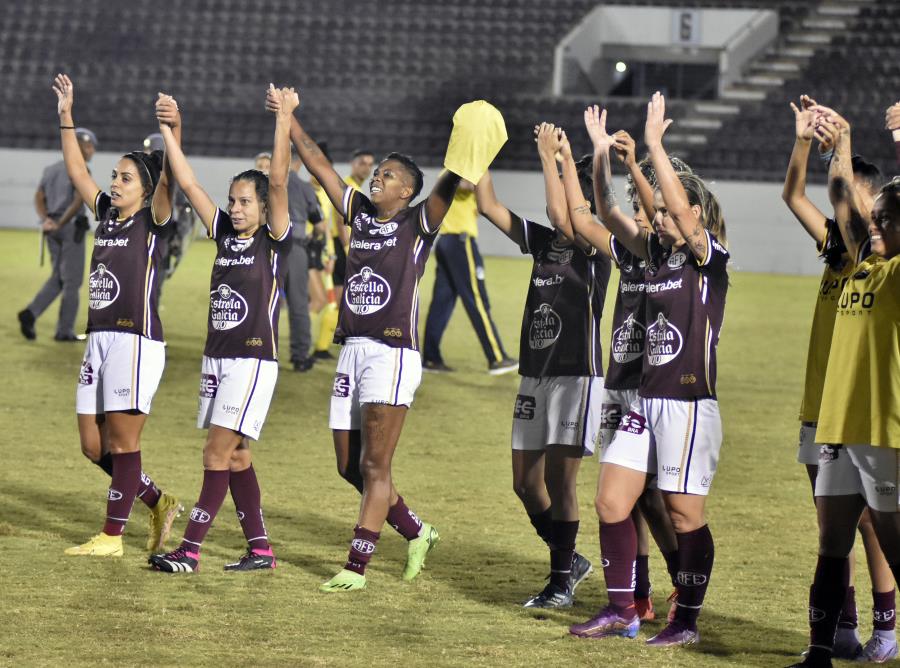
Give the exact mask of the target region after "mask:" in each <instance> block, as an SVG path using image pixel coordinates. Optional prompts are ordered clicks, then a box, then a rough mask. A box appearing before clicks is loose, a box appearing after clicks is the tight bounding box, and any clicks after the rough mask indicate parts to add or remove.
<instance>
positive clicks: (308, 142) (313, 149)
mask: <svg viewBox="0 0 900 668" xmlns="http://www.w3.org/2000/svg"><path fill="white" fill-rule="evenodd" d="M300 143H301V144H303V148H305V149H306V150H307V151H309V152H310V154H311V155H319V154H320V153H321V151H320V150H319V147H318V146H316V142H314V141H313V140H312V139H310V138H309V137H303V139H301V140H300Z"/></svg>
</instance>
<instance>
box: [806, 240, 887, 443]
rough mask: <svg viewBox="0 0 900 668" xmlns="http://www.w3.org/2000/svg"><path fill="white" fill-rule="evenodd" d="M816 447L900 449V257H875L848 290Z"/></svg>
mask: <svg viewBox="0 0 900 668" xmlns="http://www.w3.org/2000/svg"><path fill="white" fill-rule="evenodd" d="M816 442H817V443H841V444H845V445H876V446H881V447H891V448H900V255H898V256H895V257H893V258H891V259H890V260H883V259H882V258H880V257H878V256H876V255H870V256H869V257H868V258H866V259H865V261H863V262H861V263H860V264H858V265H857V266H856V269H855V270H854V272H853V274H852V276H851V278H850V279H849V280H848V281H847V284H846V285H845V286H844V290H843V292H842V293H841V299H840V301H839V302H838V307H837V317H836V318H835V323H834V336H833V338H832V340H831V354H830V355H829V357H828V370H827V371H826V373H825V386H824V388H823V390H822V406H821V410H820V411H819V426H818V429H817V430H816Z"/></svg>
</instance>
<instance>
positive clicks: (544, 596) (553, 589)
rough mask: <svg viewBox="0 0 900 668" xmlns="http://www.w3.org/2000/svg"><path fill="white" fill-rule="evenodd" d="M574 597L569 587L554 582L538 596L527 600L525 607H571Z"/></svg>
mask: <svg viewBox="0 0 900 668" xmlns="http://www.w3.org/2000/svg"><path fill="white" fill-rule="evenodd" d="M573 602H574V598H573V596H572V590H571V589H570V588H569V587H560V586H559V585H555V584H553V583H552V582H551V583H549V584H548V585H547V586H546V587H544V590H543V591H542V592H541V593H540V594H538V595H537V596H532V597H531V598H530V599H528V600H527V601H525V604H524V605H523V606H522V607H523V608H571V607H572V603H573Z"/></svg>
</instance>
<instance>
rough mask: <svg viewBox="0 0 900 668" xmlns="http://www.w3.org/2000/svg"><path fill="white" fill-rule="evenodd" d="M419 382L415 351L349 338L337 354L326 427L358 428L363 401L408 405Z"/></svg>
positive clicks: (419, 372)
mask: <svg viewBox="0 0 900 668" xmlns="http://www.w3.org/2000/svg"><path fill="white" fill-rule="evenodd" d="M421 382H422V358H421V357H420V356H419V352H418V351H417V350H412V349H411V348H393V347H391V346H389V345H387V344H386V343H382V342H381V341H377V340H375V339H369V338H349V339H347V340H346V341H344V347H343V348H342V349H341V354H340V356H339V357H338V362H337V369H336V370H335V374H334V389H333V391H332V393H331V412H330V414H329V417H328V427H329V428H330V429H342V430H353V429H359V428H360V412H361V408H362V405H363V404H387V405H389V406H407V407H408V406H411V405H412V402H413V397H414V396H415V394H416V389H417V388H418V387H419V383H421Z"/></svg>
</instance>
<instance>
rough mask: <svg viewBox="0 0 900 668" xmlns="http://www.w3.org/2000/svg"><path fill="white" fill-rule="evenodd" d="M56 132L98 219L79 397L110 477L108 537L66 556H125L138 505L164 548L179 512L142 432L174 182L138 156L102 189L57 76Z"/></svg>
mask: <svg viewBox="0 0 900 668" xmlns="http://www.w3.org/2000/svg"><path fill="white" fill-rule="evenodd" d="M53 90H54V91H55V92H56V97H57V111H58V112H59V127H60V134H61V139H62V149H63V158H64V160H65V163H66V171H67V172H68V174H69V178H70V179H71V180H72V184H73V185H74V186H75V188H76V190H77V191H78V194H79V196H80V197H81V198H82V199H83V200H84V201H85V202H89V203H90V206H91V209H92V211H93V212H94V215H95V216H96V218H97V220H98V221H100V224H99V226H98V227H97V231H96V233H95V240H94V249H93V252H92V253H91V270H90V276H89V279H88V280H89V286H88V289H89V293H88V294H89V302H88V327H87V331H88V340H87V347H86V350H85V353H84V359H83V360H82V362H81V374H80V375H79V377H78V388H77V390H76V393H75V410H76V412H77V413H78V433H79V436H80V438H81V451H82V452H83V453H84V454H85V456H86V457H88V459H90V460H91V461H92V462H94V463H95V464H97V465H98V466H100V467H101V468H102V469H103V470H104V471H106V472H107V473H108V474H109V475H110V476H112V482H111V483H110V487H109V493H108V495H107V504H106V522H105V523H104V525H103V531H102V532H101V533H99V534H97V535H96V536H94V537H93V538H91V539H90V540H89V541H87V542H86V543H84V544H83V545H78V546H75V547H71V548H69V549H67V550H66V554H71V555H94V556H112V557H120V556H122V552H123V551H122V533H123V532H124V531H125V524H126V523H127V522H128V517H129V515H130V514H131V506H132V505H133V504H134V500H135V498H136V497H140V498H141V499H142V500H143V501H144V502H145V503H146V504H147V505H148V506H149V507H150V512H151V524H150V537H149V539H148V541H147V548H148V549H151V550H153V549H159V547H160V546H161V545H162V544H163V543H164V542H165V539H166V536H167V535H168V533H169V530H170V528H171V526H172V522H173V521H174V519H175V517H176V516H177V515H178V513H179V512H180V510H181V507H180V506H179V504H178V501H177V500H176V499H175V498H174V497H171V496H169V495H167V494H163V493H162V492H160V490H159V488H157V486H156V485H155V484H154V483H153V481H152V479H151V478H150V477H149V476H148V475H147V474H145V473H144V472H142V471H141V444H140V443H141V440H140V439H141V430H142V429H143V427H144V422H145V421H146V420H147V415H148V414H149V413H150V404H151V403H152V401H153V395H154V394H155V393H156V388H157V387H158V386H159V379H160V377H161V376H162V372H163V367H164V366H165V359H166V354H165V347H164V345H163V332H162V325H161V323H160V321H159V314H158V313H157V301H158V298H159V293H158V281H157V280H156V274H157V272H158V271H159V265H160V262H161V260H162V253H161V252H160V249H159V246H158V244H157V235H158V234H159V233H160V231H161V230H162V228H163V227H164V226H165V225H166V224H167V223H168V222H169V218H170V214H171V211H172V203H171V200H170V198H169V187H168V183H169V178H168V176H167V174H166V171H165V170H163V157H162V155H161V154H160V153H155V154H152V155H145V154H144V153H143V152H141V151H133V152H132V153H127V154H126V155H124V156H122V158H121V159H120V160H119V162H118V163H117V164H116V167H115V169H113V173H112V184H111V185H110V189H109V194H107V193H104V192H102V191H101V190H100V188H99V187H97V184H96V183H95V182H94V179H93V177H91V175H90V172H88V169H87V165H86V164H85V162H84V157H83V156H82V155H81V151H80V150H79V148H78V140H77V139H76V137H75V123H74V121H73V120H72V104H73V101H74V97H75V87H74V86H73V84H72V81H71V79H69V77H68V76H66V75H65V74H59V75H57V76H56V79H55V81H54V85H53Z"/></svg>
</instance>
